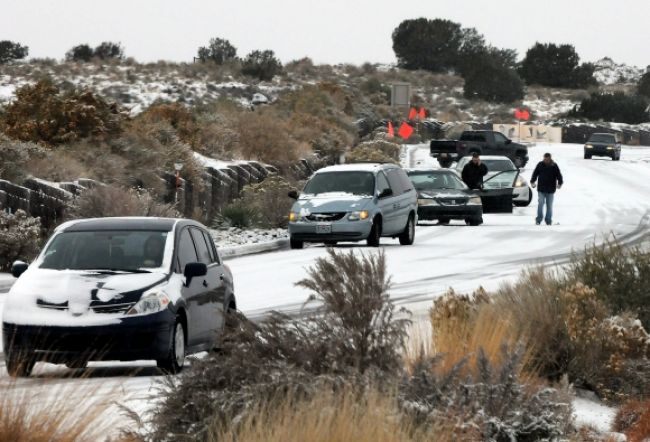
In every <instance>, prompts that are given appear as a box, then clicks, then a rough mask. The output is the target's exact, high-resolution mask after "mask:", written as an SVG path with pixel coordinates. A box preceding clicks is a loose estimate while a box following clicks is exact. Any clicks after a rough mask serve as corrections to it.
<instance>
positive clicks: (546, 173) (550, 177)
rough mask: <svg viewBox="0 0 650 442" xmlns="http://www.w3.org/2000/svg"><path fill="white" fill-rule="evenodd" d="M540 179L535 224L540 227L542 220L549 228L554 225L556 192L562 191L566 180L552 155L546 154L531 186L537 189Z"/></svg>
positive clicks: (538, 166)
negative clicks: (557, 190)
mask: <svg viewBox="0 0 650 442" xmlns="http://www.w3.org/2000/svg"><path fill="white" fill-rule="evenodd" d="M538 178H539V187H537V218H535V224H537V225H540V224H541V223H542V219H544V221H545V222H546V225H547V226H550V225H551V224H553V199H554V197H555V190H556V189H561V188H562V184H564V180H563V179H562V173H561V172H560V168H559V167H558V165H557V164H556V163H555V161H553V158H551V154H550V153H545V154H544V159H543V160H542V161H540V162H539V163H538V164H537V166H536V167H535V170H534V171H533V177H532V178H531V180H530V184H531V185H532V186H533V187H536V186H537V184H536V182H537V179H538ZM544 204H546V217H544Z"/></svg>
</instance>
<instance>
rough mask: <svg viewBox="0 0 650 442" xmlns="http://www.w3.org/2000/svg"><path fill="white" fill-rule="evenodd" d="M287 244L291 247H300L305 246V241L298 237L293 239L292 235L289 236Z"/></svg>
mask: <svg viewBox="0 0 650 442" xmlns="http://www.w3.org/2000/svg"><path fill="white" fill-rule="evenodd" d="M289 246H290V247H291V248H292V249H296V250H297V249H302V248H303V247H304V246H305V243H304V242H303V241H300V240H298V239H294V238H293V237H291V238H289Z"/></svg>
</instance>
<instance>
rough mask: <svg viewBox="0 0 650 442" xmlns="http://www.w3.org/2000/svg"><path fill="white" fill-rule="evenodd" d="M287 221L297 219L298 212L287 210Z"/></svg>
mask: <svg viewBox="0 0 650 442" xmlns="http://www.w3.org/2000/svg"><path fill="white" fill-rule="evenodd" d="M289 221H298V214H297V213H296V212H289Z"/></svg>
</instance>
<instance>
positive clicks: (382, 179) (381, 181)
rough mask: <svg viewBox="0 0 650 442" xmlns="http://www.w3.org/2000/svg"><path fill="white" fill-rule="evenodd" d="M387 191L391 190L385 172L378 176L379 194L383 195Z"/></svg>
mask: <svg viewBox="0 0 650 442" xmlns="http://www.w3.org/2000/svg"><path fill="white" fill-rule="evenodd" d="M386 189H390V184H388V180H387V179H386V175H384V172H379V173H378V174H377V193H378V194H381V193H382V192H383V191H384V190H386Z"/></svg>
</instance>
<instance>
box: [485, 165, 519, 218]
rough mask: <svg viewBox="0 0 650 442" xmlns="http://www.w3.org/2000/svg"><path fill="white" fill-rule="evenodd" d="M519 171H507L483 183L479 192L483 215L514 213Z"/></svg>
mask: <svg viewBox="0 0 650 442" xmlns="http://www.w3.org/2000/svg"><path fill="white" fill-rule="evenodd" d="M518 176H519V171H518V170H505V171H503V172H499V173H497V174H496V175H494V176H491V177H490V178H489V179H487V180H485V181H484V182H483V189H481V190H479V191H478V195H479V196H480V197H481V203H483V213H512V197H513V192H514V188H515V182H516V181H517V177H518Z"/></svg>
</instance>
